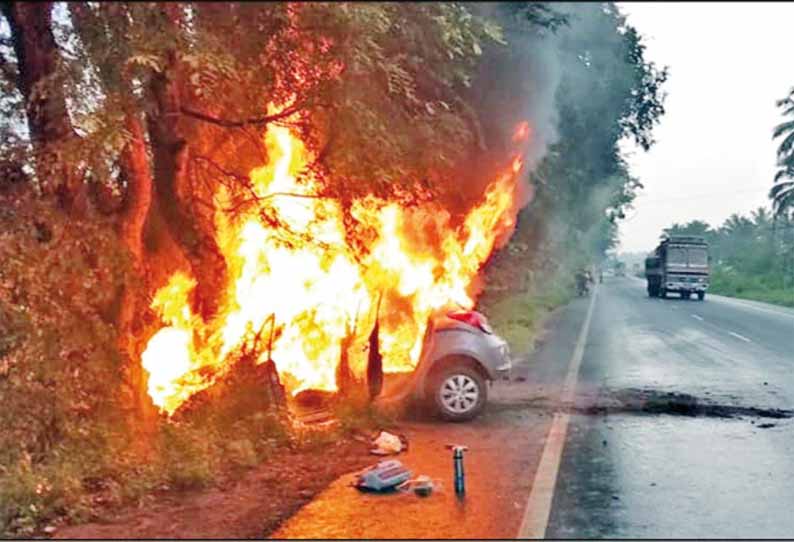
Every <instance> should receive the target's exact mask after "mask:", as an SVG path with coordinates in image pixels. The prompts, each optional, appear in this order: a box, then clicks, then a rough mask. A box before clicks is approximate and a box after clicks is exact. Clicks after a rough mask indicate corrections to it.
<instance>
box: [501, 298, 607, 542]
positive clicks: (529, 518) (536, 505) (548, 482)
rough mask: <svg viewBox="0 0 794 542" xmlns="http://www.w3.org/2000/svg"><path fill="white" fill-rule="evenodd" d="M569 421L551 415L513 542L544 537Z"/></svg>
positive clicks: (571, 381) (570, 377)
mask: <svg viewBox="0 0 794 542" xmlns="http://www.w3.org/2000/svg"><path fill="white" fill-rule="evenodd" d="M597 295H598V288H596V289H595V290H593V297H592V298H591V299H590V306H589V307H588V309H587V316H586V317H585V320H584V324H583V325H582V330H581V331H580V332H579V338H578V340H577V341H576V348H574V351H573V356H572V357H571V361H570V364H569V365H568V373H567V375H566V377H565V383H564V384H563V388H562V393H561V394H560V398H561V400H562V402H563V403H570V402H572V401H573V397H574V393H575V391H576V379H577V378H578V376H579V367H580V365H581V364H582V356H583V355H584V347H585V344H586V343H587V332H588V331H589V330H590V320H591V319H592V317H593V307H595V301H596V296H597ZM569 420H570V415H569V414H568V413H567V412H557V413H555V414H554V419H553V420H552V422H551V427H550V428H549V433H548V435H546V443H545V444H544V445H543V453H542V454H541V456H540V463H539V464H538V469H537V470H536V471H535V479H534V481H533V482H532V490H531V491H530V493H529V499H527V505H526V507H525V508H524V517H523V518H522V520H521V526H520V527H519V529H518V535H517V536H516V538H534V539H537V538H543V537H544V536H545V535H546V527H547V526H548V524H549V516H550V514H551V503H552V501H553V499H554V487H555V486H556V484H557V474H558V472H559V470H560V460H561V459H562V451H563V448H564V447H565V435H566V434H567V432H568V421H569Z"/></svg>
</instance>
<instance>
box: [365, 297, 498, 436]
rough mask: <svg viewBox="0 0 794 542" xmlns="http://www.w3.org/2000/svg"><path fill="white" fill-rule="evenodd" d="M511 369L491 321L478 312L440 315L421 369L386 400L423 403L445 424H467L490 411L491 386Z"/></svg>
mask: <svg viewBox="0 0 794 542" xmlns="http://www.w3.org/2000/svg"><path fill="white" fill-rule="evenodd" d="M510 368H511V359H510V348H509V346H508V344H507V342H506V341H505V340H504V339H502V338H501V337H499V336H498V335H496V334H495V333H494V332H493V329H491V326H490V325H489V324H488V320H487V319H486V318H485V316H483V315H482V314H481V313H479V312H477V311H473V310H467V311H453V312H447V313H440V314H439V315H437V316H436V317H435V318H434V319H433V320H431V325H430V327H429V328H428V331H427V333H426V335H425V343H424V345H423V350H422V357H421V359H420V362H419V364H418V365H417V368H416V370H415V371H413V372H412V373H410V374H409V375H406V376H404V377H403V378H402V379H399V378H397V379H394V380H393V382H391V383H390V385H387V387H386V388H385V389H384V392H383V393H382V396H381V399H380V400H381V401H384V402H393V401H405V400H418V401H421V402H423V403H425V404H426V405H428V406H430V408H431V409H433V411H434V412H435V413H436V414H437V415H438V416H440V417H441V418H443V419H445V420H448V421H454V422H462V421H467V420H471V419H472V418H474V417H476V416H477V415H478V414H479V413H480V412H481V411H482V409H483V408H484V407H485V404H486V401H487V399H488V381H493V380H496V379H498V378H500V377H502V376H503V375H505V374H507V373H508V371H509V370H510Z"/></svg>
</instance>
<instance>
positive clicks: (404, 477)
mask: <svg viewBox="0 0 794 542" xmlns="http://www.w3.org/2000/svg"><path fill="white" fill-rule="evenodd" d="M410 479H411V471H409V470H408V469H407V468H405V466H403V464H402V463H401V462H399V461H397V460H396V459H390V460H387V461H379V462H378V463H377V464H376V465H373V466H371V467H368V468H366V469H364V470H362V471H361V472H359V473H358V475H357V476H356V481H355V483H354V484H353V485H354V486H355V487H356V488H357V489H360V490H362V491H391V490H394V489H396V488H397V486H399V485H400V484H403V483H405V482H407V481H408V480H410Z"/></svg>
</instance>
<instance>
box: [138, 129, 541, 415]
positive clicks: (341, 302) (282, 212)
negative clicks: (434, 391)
mask: <svg viewBox="0 0 794 542" xmlns="http://www.w3.org/2000/svg"><path fill="white" fill-rule="evenodd" d="M522 126H525V128H523V130H524V131H525V132H526V133H527V134H528V125H526V123H524V124H523V125H522ZM264 144H265V146H266V148H267V151H268V156H270V157H271V158H270V161H269V164H268V165H265V166H262V167H259V168H255V169H254V170H253V171H251V174H250V178H251V181H252V183H253V187H254V190H255V192H256V194H257V196H258V197H260V198H265V200H264V203H263V205H265V206H266V207H267V209H268V210H269V211H271V212H272V213H273V215H274V216H276V217H278V220H279V222H280V224H281V226H280V227H275V226H272V225H269V224H265V223H263V222H262V221H261V219H260V218H259V215H258V214H257V213H256V212H250V213H248V214H245V215H244V216H242V217H239V216H237V217H235V216H230V215H228V214H226V213H224V212H223V211H218V213H217V214H216V217H215V223H216V234H217V241H218V246H219V247H220V249H221V252H222V253H223V255H224V257H225V259H226V264H227V267H228V276H229V284H228V286H227V289H226V291H225V292H224V299H223V300H222V303H221V306H222V308H221V310H220V311H219V312H218V315H217V316H216V317H215V318H213V320H212V321H210V322H204V321H203V320H202V319H201V317H200V316H198V315H193V314H191V311H190V306H189V303H188V296H189V294H190V292H191V290H192V289H193V287H194V286H195V280H194V279H192V278H191V277H189V276H188V275H187V274H185V273H182V272H177V273H174V275H173V276H172V277H171V278H170V280H169V282H168V284H167V285H165V286H163V287H162V288H160V289H159V290H158V291H157V293H156V295H155V297H154V301H153V302H152V308H153V309H154V310H155V311H156V312H157V313H158V314H159V315H160V318H161V319H162V321H163V323H164V324H165V327H163V328H162V329H160V330H159V331H158V332H157V333H156V334H155V335H154V336H153V337H152V338H151V339H150V340H149V341H148V343H147V345H146V348H145V350H144V352H143V354H142V364H143V367H144V368H145V369H146V371H147V372H148V375H149V380H148V391H149V395H150V396H151V398H152V400H153V402H154V404H155V405H157V406H158V407H160V408H161V410H164V411H165V412H167V413H168V414H172V413H173V412H174V411H176V409H177V408H179V406H180V405H181V404H182V403H183V402H184V401H185V400H187V399H188V398H189V397H190V396H191V395H192V394H194V393H196V392H198V391H200V390H202V389H205V388H207V387H208V386H210V385H212V384H213V382H214V381H215V380H216V379H217V378H218V377H219V376H220V375H222V374H223V373H224V372H225V371H226V370H228V369H229V368H230V366H231V365H232V364H233V360H232V359H231V358H232V356H231V354H233V353H234V352H235V351H238V350H239V349H240V348H242V347H243V346H251V344H250V342H251V341H252V340H253V338H252V337H253V334H255V333H256V332H257V331H259V330H260V329H262V328H263V326H264V325H265V324H266V322H267V321H268V319H269V318H270V316H271V315H274V317H275V322H276V326H277V329H278V334H277V336H276V338H275V340H274V342H273V352H272V358H273V360H274V361H275V363H276V367H277V370H278V372H279V376H280V378H281V380H282V382H283V383H284V385H285V386H286V387H287V389H288V390H289V391H290V392H292V393H293V394H295V393H298V392H299V391H301V390H304V389H319V390H328V391H334V390H335V389H336V382H335V373H336V366H337V363H338V361H339V359H340V347H341V339H342V338H343V337H344V336H345V334H346V333H347V332H348V329H349V328H350V327H352V325H353V322H354V320H356V318H358V322H357V328H358V330H360V333H358V335H360V336H361V338H366V336H367V334H368V333H369V329H370V328H371V326H372V325H374V318H375V315H374V314H372V313H373V312H374V302H375V300H376V299H377V297H378V295H379V293H381V292H382V293H383V306H382V308H381V313H380V314H381V317H380V318H381V330H380V341H381V343H380V346H381V352H382V354H383V363H384V370H385V371H387V372H398V371H408V370H411V369H413V368H414V367H415V366H416V364H417V362H418V361H419V357H420V355H421V346H422V337H423V335H424V332H425V327H426V323H427V321H428V318H429V317H430V315H431V314H432V313H433V312H434V311H437V310H440V309H444V308H452V307H455V306H462V307H465V308H471V307H473V305H474V297H473V292H472V290H471V289H472V284H473V281H474V279H475V278H476V277H477V274H478V272H479V270H480V267H481V265H482V264H483V263H484V262H485V260H486V259H487V258H488V256H489V255H490V254H491V252H492V251H493V249H494V245H495V244H496V242H497V238H498V237H499V236H504V235H506V234H509V233H510V232H511V231H512V228H513V226H514V223H515V214H516V211H517V209H516V203H515V201H516V197H515V196H516V189H517V173H518V171H519V170H520V168H521V165H522V163H521V160H520V158H516V159H515V160H513V161H512V163H511V164H510V166H509V167H507V168H506V169H505V171H504V172H503V173H501V174H499V175H497V176H496V178H495V179H494V181H493V182H492V183H491V184H490V185H489V186H488V188H487V190H486V192H485V194H484V196H483V198H482V201H481V202H480V203H479V204H478V205H477V206H475V207H474V208H473V209H471V210H470V212H469V213H468V214H467V216H466V217H465V220H464V221H463V223H462V224H461V225H460V226H458V227H454V226H453V224H452V217H451V216H450V214H449V213H448V212H447V211H446V210H445V209H443V208H441V206H440V205H438V204H424V205H421V206H417V207H411V208H405V207H401V206H399V205H398V204H396V203H393V202H389V201H385V200H381V199H378V198H375V197H372V196H370V197H367V198H364V199H360V200H357V201H355V202H354V203H353V205H352V208H351V210H350V212H351V213H352V215H353V217H354V218H355V219H356V220H357V221H359V223H361V224H363V225H365V226H366V227H367V228H369V229H371V230H372V231H374V232H375V236H374V238H372V239H370V242H369V243H362V245H363V246H366V248H364V249H354V248H353V246H351V244H350V243H348V241H347V236H348V235H350V232H347V231H346V229H345V226H344V221H343V218H344V212H345V211H344V210H343V208H342V206H341V205H340V203H339V202H338V201H335V200H331V199H322V198H318V197H315V196H317V194H318V186H317V185H316V183H315V182H313V181H312V180H311V179H309V180H304V179H302V180H300V181H299V180H298V175H297V174H298V172H299V171H301V170H302V169H303V168H304V166H305V165H306V164H307V163H308V161H309V158H310V157H309V155H308V153H307V151H306V149H305V147H304V145H303V143H302V142H301V140H300V139H298V138H297V137H296V136H295V135H294V134H293V133H291V132H290V130H289V129H288V128H285V127H279V126H271V127H269V128H268V129H267V131H266V132H265V135H264ZM218 196H219V198H220V199H221V200H222V201H227V202H228V199H229V198H228V194H226V192H224V191H223V189H222V190H221V192H220V193H219V194H218ZM357 250H358V252H357ZM268 329H269V328H268ZM361 330H364V331H361ZM266 357H267V352H263V353H262V355H261V357H260V359H259V362H263V361H265V358H266ZM349 361H350V364H351V370H352V371H353V373H354V375H356V376H357V377H359V378H361V377H362V376H363V374H364V372H365V369H366V367H365V365H366V355H365V353H363V349H362V348H357V349H356V348H354V349H351V352H350V353H349Z"/></svg>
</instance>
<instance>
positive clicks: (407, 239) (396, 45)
mask: <svg viewBox="0 0 794 542" xmlns="http://www.w3.org/2000/svg"><path fill="white" fill-rule="evenodd" d="M4 15H5V16H6V19H7V20H8V22H9V30H10V32H9V39H8V43H9V45H10V46H11V49H12V51H8V54H7V55H6V56H7V58H8V59H9V61H10V62H12V63H14V64H15V65H14V66H13V68H15V72H16V84H17V85H16V86H17V88H18V90H19V91H20V92H21V94H22V98H23V101H24V102H25V103H26V104H27V109H26V111H25V113H26V117H27V124H28V126H29V129H30V133H31V137H32V140H33V142H34V143H35V145H34V147H35V149H34V150H35V152H34V153H33V154H31V155H30V157H29V160H30V163H31V164H34V165H36V167H35V174H34V177H35V182H37V183H38V184H39V186H41V187H42V188H45V189H46V188H47V186H48V185H49V184H51V182H52V179H53V175H52V174H51V173H50V172H51V171H53V170H52V169H48V170H46V172H47V173H45V172H44V171H45V170H43V169H41V167H40V165H41V164H43V163H45V162H46V163H48V164H49V163H54V164H56V166H57V167H58V168H61V169H60V170H59V171H64V172H67V173H68V174H64V176H63V178H65V179H67V181H64V182H63V183H62V186H63V189H62V190H63V191H65V193H66V194H67V195H68V194H71V193H72V192H74V194H72V195H71V196H70V197H68V198H66V199H65V200H64V201H72V200H76V199H77V196H76V195H75V194H77V191H78V188H76V187H84V186H86V185H93V186H97V187H102V188H104V189H105V191H106V192H107V191H109V192H110V193H111V194H112V193H116V194H119V195H120V197H121V198H123V200H122V204H121V207H120V212H119V213H118V220H117V222H118V229H119V234H120V239H121V240H122V241H123V243H124V244H125V245H126V246H127V248H128V251H129V254H130V255H131V267H132V271H133V274H134V275H135V276H136V277H137V279H138V280H137V281H136V280H131V281H129V282H128V283H127V284H126V285H125V287H124V288H123V289H122V291H121V293H120V296H121V297H120V299H119V303H118V306H119V310H118V314H117V316H116V319H117V321H116V323H117V325H118V329H119V342H120V344H121V346H122V348H123V350H124V352H125V353H126V355H127V357H128V359H129V360H130V364H131V365H132V366H133V367H135V366H136V364H137V363H138V360H140V363H141V365H140V368H141V369H143V370H140V369H138V368H134V369H133V370H132V382H131V384H132V385H133V387H135V388H137V389H144V388H145V389H147V390H148V395H149V396H150V397H151V399H152V400H153V401H154V404H156V405H157V406H158V407H160V408H162V409H164V410H166V411H168V412H173V411H174V410H175V409H176V408H177V407H178V405H179V404H181V403H182V402H183V401H184V400H185V399H186V398H187V397H189V396H190V395H191V394H193V393H195V392H196V391H199V390H201V389H204V388H206V387H207V386H209V385H211V384H212V383H213V382H214V381H215V380H216V379H217V378H218V377H220V376H222V375H223V374H224V373H225V372H226V371H227V370H228V368H229V366H230V364H231V363H230V361H229V360H231V359H232V356H231V354H232V353H234V352H235V351H238V350H240V349H241V348H244V347H246V345H247V344H248V343H247V341H248V340H249V339H248V338H249V337H250V336H251V334H252V333H255V332H256V331H258V330H259V328H260V327H261V326H262V325H263V321H264V319H265V318H267V317H268V315H270V314H275V330H276V331H275V337H274V342H273V359H274V360H275V362H276V364H277V367H278V371H279V374H280V376H281V378H282V380H283V381H284V383H285V385H286V386H287V388H288V389H289V390H290V391H291V392H293V393H296V392H298V391H300V390H302V389H307V388H317V389H325V390H333V389H336V372H337V367H336V366H337V364H338V361H339V360H340V358H341V357H342V356H340V344H341V342H342V341H341V340H342V338H343V337H344V336H345V330H346V329H347V326H349V325H350V323H351V322H353V320H355V318H356V314H358V313H359V311H360V314H361V321H360V322H353V323H354V326H353V327H354V328H355V329H357V330H359V331H360V334H361V335H362V337H365V336H366V333H367V332H368V330H370V329H371V328H372V326H373V325H375V319H374V318H375V317H374V311H373V309H374V307H373V303H372V300H373V296H374V295H375V293H376V292H383V295H384V298H383V312H382V314H383V316H382V318H381V320H379V321H378V322H379V324H378V325H379V326H380V333H379V337H380V343H379V345H380V347H381V349H382V352H383V356H384V367H385V369H386V370H409V369H410V368H411V367H413V366H414V365H415V363H416V361H417V359H418V355H419V351H418V350H419V348H420V347H421V337H422V336H423V332H424V326H425V325H426V322H427V319H428V317H429V316H430V314H431V313H432V311H434V310H437V309H439V308H442V307H444V306H447V305H450V304H458V305H464V306H471V305H472V304H473V302H474V296H475V294H476V292H475V291H474V290H473V282H474V280H475V278H476V275H477V272H478V270H479V267H480V265H481V264H482V263H483V261H484V260H485V259H486V258H487V257H488V255H489V254H490V252H491V250H492V249H493V247H494V245H495V243H496V242H497V241H500V240H501V239H500V237H504V236H505V235H506V234H507V233H508V232H509V230H510V228H511V227H512V224H513V216H514V214H515V211H516V207H517V202H518V201H519V200H518V198H517V197H516V195H517V186H518V185H517V183H516V180H517V173H518V170H519V168H520V162H519V161H518V157H519V156H520V154H521V151H520V147H521V145H520V144H517V145H516V146H515V147H514V149H513V150H512V151H511V153H512V155H506V154H504V153H494V154H493V155H492V156H489V157H488V159H486V155H484V153H483V152H482V151H480V152H478V153H475V152H474V151H475V150H476V149H478V144H479V145H481V143H482V141H481V139H482V135H481V133H480V130H481V128H480V124H479V119H478V116H477V114H476V113H475V112H474V111H473V110H472V108H471V106H470V105H469V104H468V102H467V99H466V95H465V91H466V88H467V86H470V84H471V76H472V73H473V69H474V67H475V66H476V64H477V60H478V57H479V55H481V54H482V50H483V48H484V47H486V46H487V44H488V43H494V44H496V45H497V46H503V45H500V44H503V43H504V42H503V40H502V38H501V33H500V30H499V27H498V26H496V25H494V24H493V23H491V22H489V21H488V19H486V18H484V17H481V16H473V15H472V13H471V12H470V11H469V10H468V9H467V8H466V7H464V6H462V5H459V4H455V3H450V4H436V5H433V4H407V5H397V4H344V3H343V4H320V3H316V4H315V3H306V4H289V3H272V4H270V3H267V4H219V3H198V4H190V3H184V4H183V3H168V4H138V3H129V4H126V3H116V4H103V3H74V4H68V5H63V4H57V5H55V6H53V5H52V4H40V5H38V6H37V7H33V6H30V5H28V4H25V3H11V4H8V5H6V6H5V7H4ZM32 47H34V48H33V49H31V48H32ZM12 52H13V54H12ZM9 73H11V74H12V75H13V73H14V69H12V70H10V71H9ZM34 97H38V98H36V99H34ZM41 97H44V98H41ZM36 100H38V101H36ZM519 121H520V119H515V123H518V122H519ZM40 126H44V127H47V128H48V129H49V128H50V127H53V128H52V130H55V131H53V132H52V133H50V132H46V130H44V129H40V128H39V127H40ZM58 126H61V127H63V129H61V128H58V129H57V130H56V129H55V127H58ZM511 130H512V127H511ZM45 155H46V159H45V158H44V156H45ZM469 156H476V157H477V160H476V162H477V164H478V167H477V168H476V176H477V179H476V181H477V182H476V183H474V184H475V185H476V186H477V187H478V188H477V189H476V190H471V189H469V190H468V191H466V190H463V191H462V190H461V189H460V188H461V186H464V185H466V184H467V183H468V182H469V181H470V180H471V179H472V178H473V177H474V176H475V174H473V173H468V174H467V170H469V171H472V168H471V165H472V164H473V161H472V160H471V159H468V158H467V157H469ZM81 193H82V192H81ZM461 193H465V196H466V197H465V198H464V199H463V200H461ZM150 311H153V312H154V314H155V315H156V318H157V319H156V320H151V319H150V318H148V317H146V315H147V314H151V313H150ZM142 322H148V323H143V324H142ZM351 340H352V346H353V348H352V350H354V351H356V352H358V353H359V354H360V353H361V352H360V350H361V349H360V348H359V349H356V348H355V342H356V341H355V338H353V339H351ZM249 346H250V345H249ZM262 354H263V358H262V361H264V359H265V358H266V357H267V356H264V352H263V353H262ZM348 358H349V359H348V362H349V368H350V370H351V371H352V374H353V376H354V377H356V378H360V377H361V376H362V375H363V372H364V367H363V363H365V362H362V359H363V358H362V356H360V355H355V353H350V355H349V356H348ZM148 401H149V399H148V398H147V397H145V396H141V403H142V405H143V406H145V404H146V403H147V402H148Z"/></svg>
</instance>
